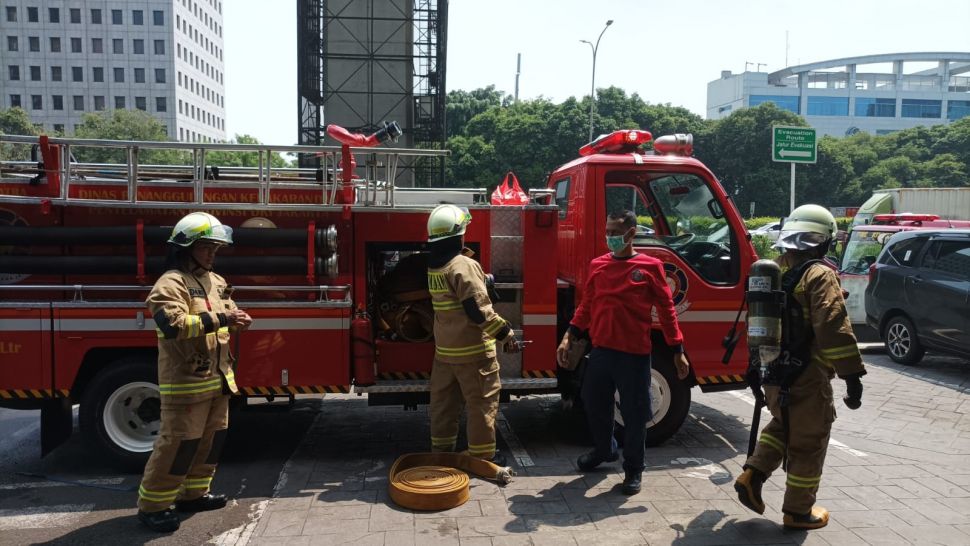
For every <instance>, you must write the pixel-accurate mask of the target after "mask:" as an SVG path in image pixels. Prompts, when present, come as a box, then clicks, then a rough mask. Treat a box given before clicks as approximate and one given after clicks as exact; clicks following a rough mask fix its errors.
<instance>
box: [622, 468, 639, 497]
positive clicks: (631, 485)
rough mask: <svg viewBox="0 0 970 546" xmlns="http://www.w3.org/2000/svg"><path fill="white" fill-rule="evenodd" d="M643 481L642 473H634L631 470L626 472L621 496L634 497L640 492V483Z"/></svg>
mask: <svg viewBox="0 0 970 546" xmlns="http://www.w3.org/2000/svg"><path fill="white" fill-rule="evenodd" d="M642 480H643V473H642V472H634V471H632V470H627V471H626V477H625V478H623V487H622V490H623V494H624V495H636V494H637V493H639V492H640V482H641V481H642Z"/></svg>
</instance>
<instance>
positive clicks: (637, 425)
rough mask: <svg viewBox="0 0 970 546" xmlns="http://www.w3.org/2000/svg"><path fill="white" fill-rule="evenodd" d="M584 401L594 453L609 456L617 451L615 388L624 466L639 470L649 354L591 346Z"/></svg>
mask: <svg viewBox="0 0 970 546" xmlns="http://www.w3.org/2000/svg"><path fill="white" fill-rule="evenodd" d="M582 389H583V390H582V397H583V405H584V406H585V408H586V419H587V421H588V423H589V432H590V434H591V435H592V437H593V443H594V445H595V449H596V455H597V456H598V457H600V458H601V459H604V460H606V459H612V456H613V453H615V452H616V450H617V446H616V440H615V439H614V437H613V423H614V420H615V410H616V398H615V395H616V392H617V391H619V393H620V415H621V416H622V417H623V425H624V427H623V428H624V440H623V469H624V470H627V471H630V472H642V471H643V468H644V463H643V459H644V442H645V441H646V437H647V431H646V427H647V423H648V422H649V421H650V417H651V415H650V355H636V354H632V353H625V352H622V351H614V350H613V349H605V348H603V347H594V348H593V350H592V352H590V354H589V365H588V366H587V367H586V375H585V376H584V377H583V387H582Z"/></svg>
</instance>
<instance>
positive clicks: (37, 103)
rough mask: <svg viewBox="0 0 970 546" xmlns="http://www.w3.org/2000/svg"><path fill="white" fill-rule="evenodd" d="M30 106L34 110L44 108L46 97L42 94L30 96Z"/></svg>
mask: <svg viewBox="0 0 970 546" xmlns="http://www.w3.org/2000/svg"><path fill="white" fill-rule="evenodd" d="M30 107H31V108H32V109H34V110H43V109H44V98H43V97H42V96H40V95H31V96H30Z"/></svg>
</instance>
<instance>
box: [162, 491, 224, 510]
mask: <svg viewBox="0 0 970 546" xmlns="http://www.w3.org/2000/svg"><path fill="white" fill-rule="evenodd" d="M225 505H226V496H225V495H212V494H210V493H206V494H205V495H202V496H201V497H199V498H197V499H192V500H186V501H181V500H180V501H175V508H176V509H177V510H178V511H179V512H208V511H209V510H218V509H220V508H222V507H224V506H225Z"/></svg>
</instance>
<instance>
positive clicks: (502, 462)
mask: <svg viewBox="0 0 970 546" xmlns="http://www.w3.org/2000/svg"><path fill="white" fill-rule="evenodd" d="M488 462H490V463H492V464H494V465H495V466H501V467H503V468H504V467H507V466H509V461H508V459H506V458H505V455H503V454H502V453H499V452H498V451H496V452H495V456H493V457H492V458H491V459H488Z"/></svg>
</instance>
